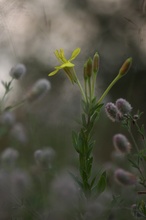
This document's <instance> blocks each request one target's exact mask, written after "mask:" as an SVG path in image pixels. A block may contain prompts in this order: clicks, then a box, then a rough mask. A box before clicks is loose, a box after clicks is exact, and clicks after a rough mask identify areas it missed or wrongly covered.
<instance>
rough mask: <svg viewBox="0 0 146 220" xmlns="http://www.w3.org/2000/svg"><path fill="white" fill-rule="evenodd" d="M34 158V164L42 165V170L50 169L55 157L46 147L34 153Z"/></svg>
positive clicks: (52, 151)
mask: <svg viewBox="0 0 146 220" xmlns="http://www.w3.org/2000/svg"><path fill="white" fill-rule="evenodd" d="M34 157H35V160H36V162H37V163H38V164H40V165H42V166H43V167H44V168H45V167H47V168H51V166H52V162H53V160H54V157H55V151H54V150H53V149H52V148H51V147H46V148H44V149H42V150H36V151H35V152H34Z"/></svg>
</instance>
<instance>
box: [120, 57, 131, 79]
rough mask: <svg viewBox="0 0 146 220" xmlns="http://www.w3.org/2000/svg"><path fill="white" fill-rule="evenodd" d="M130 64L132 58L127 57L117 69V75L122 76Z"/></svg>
mask: <svg viewBox="0 0 146 220" xmlns="http://www.w3.org/2000/svg"><path fill="white" fill-rule="evenodd" d="M131 65H132V58H131V57H130V58H128V59H127V60H126V61H125V62H124V63H123V65H122V67H121V68H120V70H119V75H120V76H121V77H122V76H124V75H125V74H126V73H127V72H128V71H129V69H130V67H131Z"/></svg>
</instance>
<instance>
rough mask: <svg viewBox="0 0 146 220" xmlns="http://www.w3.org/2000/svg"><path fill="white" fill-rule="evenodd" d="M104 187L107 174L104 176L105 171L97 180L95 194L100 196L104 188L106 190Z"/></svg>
mask: <svg viewBox="0 0 146 220" xmlns="http://www.w3.org/2000/svg"><path fill="white" fill-rule="evenodd" d="M106 185H107V174H106V171H104V172H103V173H102V174H101V176H100V178H99V180H98V183H97V192H98V194H101V193H102V192H104V190H105V188H106Z"/></svg>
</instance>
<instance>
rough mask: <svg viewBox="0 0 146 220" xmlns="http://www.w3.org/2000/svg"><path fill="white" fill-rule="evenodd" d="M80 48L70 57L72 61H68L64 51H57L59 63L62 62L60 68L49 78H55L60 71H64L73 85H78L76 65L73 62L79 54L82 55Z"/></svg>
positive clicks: (56, 68)
mask: <svg viewBox="0 0 146 220" xmlns="http://www.w3.org/2000/svg"><path fill="white" fill-rule="evenodd" d="M80 50H81V49H80V48H76V49H75V50H74V51H73V52H72V55H71V57H70V59H68V60H67V59H66V57H65V54H64V50H63V49H60V51H59V50H56V51H55V56H56V58H57V59H58V61H59V62H60V64H61V65H60V66H56V67H55V70H54V71H53V72H51V73H50V74H49V76H53V75H55V74H56V73H57V72H58V71H59V70H61V69H63V70H64V71H65V73H66V74H67V76H68V78H69V79H70V80H71V82H72V83H76V80H77V79H76V74H75V71H74V66H75V65H74V64H73V63H72V62H71V61H72V60H74V59H75V58H76V57H77V56H78V54H79V53H80Z"/></svg>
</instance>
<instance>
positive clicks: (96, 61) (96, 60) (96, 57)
mask: <svg viewBox="0 0 146 220" xmlns="http://www.w3.org/2000/svg"><path fill="white" fill-rule="evenodd" d="M98 69H99V55H98V53H97V52H96V53H95V55H94V57H93V72H94V73H97V71H98Z"/></svg>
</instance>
